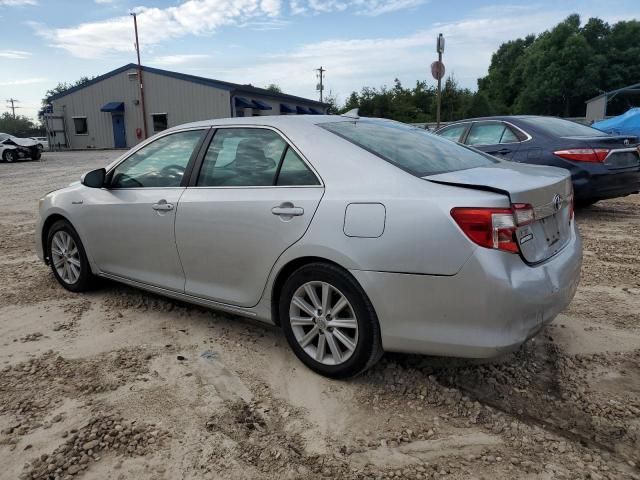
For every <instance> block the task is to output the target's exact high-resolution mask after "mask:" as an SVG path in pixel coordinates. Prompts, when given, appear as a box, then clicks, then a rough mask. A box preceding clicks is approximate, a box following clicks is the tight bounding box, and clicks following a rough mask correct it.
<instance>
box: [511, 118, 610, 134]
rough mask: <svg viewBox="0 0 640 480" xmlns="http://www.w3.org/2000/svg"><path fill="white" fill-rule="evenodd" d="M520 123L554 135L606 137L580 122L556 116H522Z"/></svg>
mask: <svg viewBox="0 0 640 480" xmlns="http://www.w3.org/2000/svg"><path fill="white" fill-rule="evenodd" d="M521 121H522V123H526V124H529V125H531V126H532V127H535V128H537V129H538V130H542V131H543V132H544V133H548V134H549V135H553V136H554V137H585V136H587V137H606V136H607V134H606V133H604V132H601V131H600V130H596V129H595V128H591V127H587V126H586V125H582V124H580V123H576V122H572V121H570V120H563V119H562V118H556V117H531V118H522V119H521Z"/></svg>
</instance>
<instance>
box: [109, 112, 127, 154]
mask: <svg viewBox="0 0 640 480" xmlns="http://www.w3.org/2000/svg"><path fill="white" fill-rule="evenodd" d="M111 122H112V124H113V146H114V147H115V148H127V136H126V134H125V130H124V115H123V114H122V113H112V114H111Z"/></svg>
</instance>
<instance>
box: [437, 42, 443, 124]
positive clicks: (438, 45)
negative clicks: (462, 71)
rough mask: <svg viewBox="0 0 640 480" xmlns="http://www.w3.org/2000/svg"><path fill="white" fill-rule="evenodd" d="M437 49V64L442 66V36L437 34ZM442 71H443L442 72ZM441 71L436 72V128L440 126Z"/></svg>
mask: <svg viewBox="0 0 640 480" xmlns="http://www.w3.org/2000/svg"><path fill="white" fill-rule="evenodd" d="M436 49H437V50H438V65H439V68H442V67H441V66H442V52H444V36H443V35H442V34H439V35H438V43H437V45H436ZM442 73H444V72H442ZM442 73H439V74H438V101H437V102H436V103H437V106H436V125H437V126H436V128H440V105H441V104H442Z"/></svg>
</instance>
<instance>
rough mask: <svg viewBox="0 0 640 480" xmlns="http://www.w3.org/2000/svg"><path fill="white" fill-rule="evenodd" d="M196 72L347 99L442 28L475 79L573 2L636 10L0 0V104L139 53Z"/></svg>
mask: <svg viewBox="0 0 640 480" xmlns="http://www.w3.org/2000/svg"><path fill="white" fill-rule="evenodd" d="M131 12H136V13H137V14H138V25H139V34H140V46H141V56H142V63H143V64H144V65H149V66H152V67H157V68H164V69H167V70H173V71H178V72H183V73H188V74H192V75H199V76H203V77H208V78H215V79H219V80H226V81H230V82H236V83H251V84H252V85H254V86H258V87H266V86H267V85H269V84H271V83H275V84H277V85H279V86H280V87H281V89H282V90H283V91H284V92H286V93H290V94H294V95H300V96H303V97H307V98H317V96H318V94H317V92H316V84H317V78H316V71H315V69H317V68H318V67H320V66H321V65H322V66H323V67H324V68H325V69H326V70H327V71H326V74H325V81H324V83H325V93H329V92H331V93H332V94H334V95H336V96H337V98H338V101H339V103H343V102H344V100H345V99H346V97H347V96H348V95H349V93H350V92H352V91H353V90H360V89H361V88H362V87H363V86H371V87H380V86H381V85H392V84H393V81H394V79H395V78H398V79H400V81H402V83H403V85H405V86H413V85H414V84H415V82H416V81H417V80H428V81H429V82H433V83H435V81H434V80H433V79H432V78H431V75H430V70H429V65H430V64H431V62H432V61H434V60H436V59H437V53H436V51H435V42H436V37H437V35H438V33H443V34H444V36H445V39H446V46H445V53H444V58H443V61H444V64H445V67H446V71H447V74H449V73H453V74H454V76H455V78H456V79H457V80H458V82H459V84H460V85H461V86H463V87H468V88H470V89H472V90H475V89H476V86H477V79H478V78H479V77H482V76H484V75H486V73H487V69H488V67H489V63H490V61H491V55H492V53H493V52H494V51H495V50H496V49H497V48H498V47H499V45H500V44H501V43H502V42H505V41H508V40H512V39H515V38H518V37H524V36H525V35H527V34H530V33H534V34H538V33H541V32H543V31H545V30H547V29H550V28H552V27H553V26H554V25H555V24H556V23H558V22H560V21H562V20H563V19H564V18H566V17H567V16H568V15H570V14H572V13H578V14H579V15H580V16H581V18H582V20H583V22H586V20H587V19H588V18H589V17H593V16H596V17H599V18H602V19H604V20H606V21H608V22H610V23H614V22H616V21H619V20H630V19H638V18H640V2H639V1H638V0H598V1H595V0H581V1H577V0H531V1H526V2H516V1H514V0H507V1H504V2H501V1H499V0H488V1H481V0H466V1H462V0H438V1H437V0H324V1H323V0H68V1H63V0H0V24H1V25H2V29H0V113H1V112H3V111H6V110H8V106H7V105H8V104H7V103H6V102H5V100H6V99H9V98H15V99H18V100H19V103H16V105H17V106H18V107H20V108H19V109H18V110H16V113H20V114H22V115H27V116H29V117H32V118H35V116H36V114H37V110H38V108H39V105H40V102H41V99H42V97H43V96H44V93H45V92H46V91H47V90H48V89H49V88H52V87H54V86H56V85H57V84H58V83H59V82H65V81H74V80H77V79H78V78H80V77H82V76H93V75H100V74H103V73H106V72H108V71H110V70H113V69H115V68H118V67H120V66H122V65H125V64H127V63H131V62H135V61H136V57H135V51H134V33H133V20H132V17H131V16H130V15H129V14H130V13H131Z"/></svg>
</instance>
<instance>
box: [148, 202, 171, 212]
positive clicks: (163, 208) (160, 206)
mask: <svg viewBox="0 0 640 480" xmlns="http://www.w3.org/2000/svg"><path fill="white" fill-rule="evenodd" d="M151 208H153V209H154V210H156V211H159V212H168V211H170V210H173V203H167V201H166V200H160V201H159V202H158V203H154V204H153V205H152V206H151Z"/></svg>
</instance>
